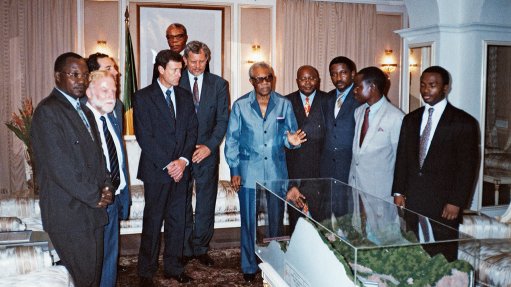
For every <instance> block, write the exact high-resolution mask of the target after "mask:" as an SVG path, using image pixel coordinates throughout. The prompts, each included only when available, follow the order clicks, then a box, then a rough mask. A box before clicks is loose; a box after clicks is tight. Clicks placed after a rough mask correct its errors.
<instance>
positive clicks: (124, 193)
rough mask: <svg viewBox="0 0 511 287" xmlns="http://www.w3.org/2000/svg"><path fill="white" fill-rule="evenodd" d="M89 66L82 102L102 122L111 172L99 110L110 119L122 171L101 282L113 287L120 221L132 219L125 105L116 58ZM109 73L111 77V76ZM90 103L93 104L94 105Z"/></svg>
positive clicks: (93, 59)
mask: <svg viewBox="0 0 511 287" xmlns="http://www.w3.org/2000/svg"><path fill="white" fill-rule="evenodd" d="M87 66H88V67H89V71H90V72H91V76H90V83H89V87H88V88H87V97H83V99H85V101H82V103H83V102H87V107H89V108H90V110H91V111H92V112H93V113H94V115H95V116H96V123H97V124H98V125H100V127H99V128H98V130H99V131H100V135H101V133H103V136H101V141H102V143H103V153H105V158H106V159H107V162H108V164H107V166H108V170H109V171H110V174H111V175H112V169H111V167H112V165H111V164H110V161H109V154H108V145H107V144H106V138H105V136H104V134H105V133H104V130H103V123H102V121H101V119H100V117H99V116H97V115H98V112H99V114H101V115H102V116H103V117H104V118H105V121H106V122H108V125H107V126H108V129H109V132H110V134H111V135H112V137H111V138H112V139H113V141H114V142H115V148H116V153H115V155H116V157H117V161H118V165H117V166H118V168H117V169H115V170H117V171H118V172H115V176H114V177H112V184H113V185H114V189H115V190H114V202H113V204H110V205H109V206H108V208H107V209H106V211H107V214H108V224H107V225H105V233H104V256H103V271H102V274H101V284H100V286H101V287H107V286H112V287H113V286H115V283H116V279H117V259H118V257H119V220H126V219H128V216H129V208H130V205H131V194H130V190H129V180H128V171H127V164H126V151H125V148H124V142H123V138H122V124H123V116H124V114H123V104H122V102H121V101H120V100H119V99H118V98H117V94H118V93H117V86H118V78H119V77H118V76H119V72H118V71H117V68H116V65H115V62H114V60H113V59H112V58H110V57H109V56H108V55H106V54H101V53H95V54H92V55H90V56H89V57H88V58H87ZM94 71H102V72H104V73H98V72H96V73H93V72H94ZM105 73H106V74H105ZM93 74H94V76H93ZM106 76H108V77H109V78H111V79H107V78H106ZM112 83H113V86H112ZM112 88H113V94H112ZM112 98H113V99H112ZM111 100H113V102H114V106H113V107H110V105H109V104H110V101H111ZM89 105H92V106H93V107H92V108H91V107H90V106H89ZM110 108H111V109H110ZM105 151H106V152H105ZM117 175H118V176H117Z"/></svg>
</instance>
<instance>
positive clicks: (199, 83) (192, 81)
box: [187, 71, 204, 101]
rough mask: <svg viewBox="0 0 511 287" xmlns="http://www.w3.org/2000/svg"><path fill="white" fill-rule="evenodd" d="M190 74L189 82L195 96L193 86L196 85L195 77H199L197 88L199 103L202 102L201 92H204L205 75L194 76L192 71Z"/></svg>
mask: <svg viewBox="0 0 511 287" xmlns="http://www.w3.org/2000/svg"><path fill="white" fill-rule="evenodd" d="M187 73H188V80H189V81H190V90H191V91H192V95H193V84H194V83H195V77H197V86H198V87H199V95H198V96H199V101H200V95H201V92H202V82H203V80H204V73H202V74H200V75H198V76H194V75H193V74H192V73H190V71H188V72H187Z"/></svg>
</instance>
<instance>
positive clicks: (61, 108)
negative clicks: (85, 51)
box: [31, 53, 112, 286]
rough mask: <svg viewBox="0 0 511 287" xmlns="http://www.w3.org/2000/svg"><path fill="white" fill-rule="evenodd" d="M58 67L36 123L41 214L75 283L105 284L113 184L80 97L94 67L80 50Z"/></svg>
mask: <svg viewBox="0 0 511 287" xmlns="http://www.w3.org/2000/svg"><path fill="white" fill-rule="evenodd" d="M54 72H55V73H54V76H55V85H56V87H55V89H53V91H52V92H51V94H50V95H49V96H48V97H46V98H45V99H44V100H42V101H41V103H39V105H38V107H37V108H36V110H35V113H34V117H33V119H32V128H31V141H32V146H33V149H34V155H35V166H36V168H37V171H38V173H37V183H38V185H39V188H40V194H39V200H40V203H39V204H40V205H41V218H42V222H43V227H44V230H45V231H46V232H48V235H49V236H50V239H51V241H52V243H53V246H54V247H55V250H56V251H57V253H58V255H59V257H60V260H61V262H62V264H63V265H64V266H66V268H67V270H68V271H69V272H70V273H71V276H72V277H73V280H74V284H75V286H99V282H100V279H101V265H102V261H103V226H104V225H105V224H106V223H107V221H108V218H107V214H106V211H105V207H106V206H107V205H108V204H110V203H111V202H112V187H111V183H110V178H109V175H108V172H107V170H106V165H105V160H104V158H103V151H102V149H101V141H100V139H99V134H98V130H97V127H96V125H95V124H93V123H94V116H93V115H92V113H91V111H90V110H89V109H88V108H87V107H85V106H83V105H81V104H80V101H79V99H80V98H81V97H83V96H84V95H85V89H86V87H87V81H88V80H87V78H88V76H89V71H88V69H87V64H86V63H85V60H84V59H83V58H82V57H81V56H80V55H77V54H75V53H65V54H62V55H60V56H59V57H57V59H56V61H55V68H54Z"/></svg>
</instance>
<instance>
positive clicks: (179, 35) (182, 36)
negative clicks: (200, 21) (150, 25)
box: [167, 34, 186, 41]
mask: <svg viewBox="0 0 511 287" xmlns="http://www.w3.org/2000/svg"><path fill="white" fill-rule="evenodd" d="M185 36H186V34H177V35H167V40H178V41H179V40H183V39H184V38H185Z"/></svg>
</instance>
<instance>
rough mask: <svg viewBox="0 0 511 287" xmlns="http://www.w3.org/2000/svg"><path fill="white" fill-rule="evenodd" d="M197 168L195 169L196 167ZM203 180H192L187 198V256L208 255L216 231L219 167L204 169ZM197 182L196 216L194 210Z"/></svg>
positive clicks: (185, 251) (185, 250) (185, 247)
mask: <svg viewBox="0 0 511 287" xmlns="http://www.w3.org/2000/svg"><path fill="white" fill-rule="evenodd" d="M194 168H195V167H194ZM202 169H207V170H203V172H204V174H202V178H197V179H195V180H190V184H189V187H188V193H187V198H186V231H185V246H184V255H185V256H199V255H203V254H206V253H207V252H208V249H209V242H210V241H211V238H213V233H214V231H215V205H216V196H217V192H218V165H216V168H215V167H202ZM194 182H195V216H194V215H193V209H192V193H193V183H194Z"/></svg>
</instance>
